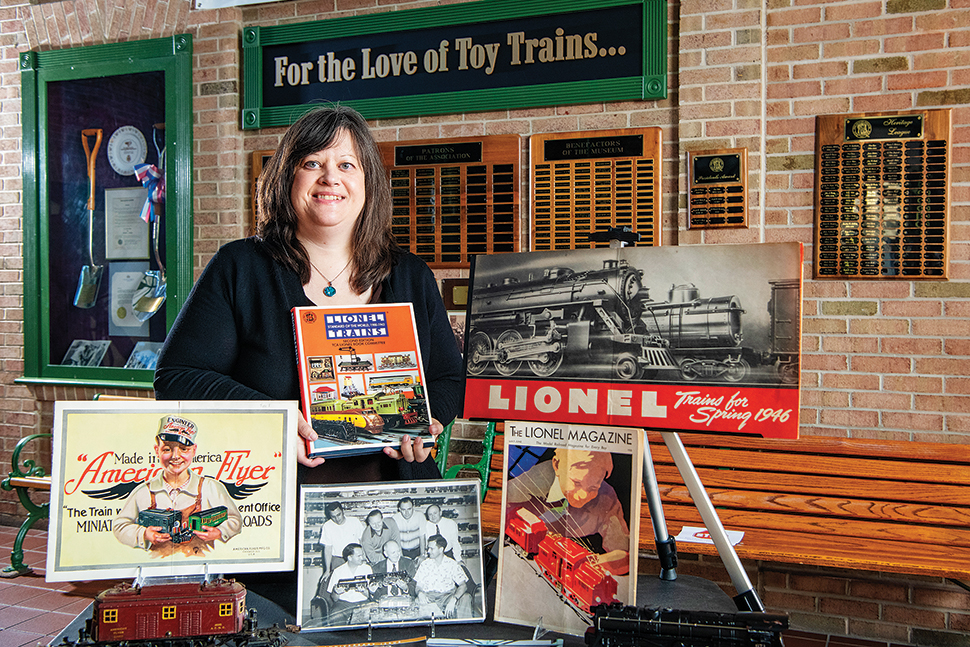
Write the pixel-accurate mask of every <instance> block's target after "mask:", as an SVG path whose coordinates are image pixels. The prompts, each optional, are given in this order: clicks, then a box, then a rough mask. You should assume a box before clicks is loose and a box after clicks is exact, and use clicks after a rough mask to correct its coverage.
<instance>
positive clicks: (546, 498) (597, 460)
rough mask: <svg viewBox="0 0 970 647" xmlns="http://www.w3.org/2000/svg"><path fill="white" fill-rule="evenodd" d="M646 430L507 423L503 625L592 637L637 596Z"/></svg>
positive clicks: (499, 602) (499, 611)
mask: <svg viewBox="0 0 970 647" xmlns="http://www.w3.org/2000/svg"><path fill="white" fill-rule="evenodd" d="M642 437H643V432H642V431H641V430H639V429H629V428H623V427H591V426H585V425H563V424H554V423H531V422H506V423H505V447H506V451H505V467H504V470H503V473H502V504H503V505H502V532H501V534H500V539H501V545H502V546H501V551H500V553H499V567H498V586H497V588H496V594H495V601H496V607H495V619H496V620H500V621H502V622H512V623H515V624H522V625H528V626H536V625H537V624H538V623H539V619H540V618H541V619H542V625H543V626H544V627H546V628H548V629H553V630H555V631H561V632H564V633H569V634H576V635H582V633H583V632H584V631H585V630H586V627H588V626H589V625H590V624H591V618H592V612H591V609H592V608H593V607H595V606H597V605H600V604H610V603H611V602H620V603H623V604H627V605H629V604H633V603H634V601H635V600H636V581H637V555H638V553H637V532H638V530H639V519H640V484H641V474H642V465H643V454H642V451H643V450H642V447H641V445H642V442H641V439H642Z"/></svg>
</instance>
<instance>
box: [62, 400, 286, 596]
mask: <svg viewBox="0 0 970 647" xmlns="http://www.w3.org/2000/svg"><path fill="white" fill-rule="evenodd" d="M298 416H300V412H299V410H298V409H297V405H296V402H255V401H254V402H246V403H241V402H189V401H181V402H180V401H172V402H155V401H107V402H106V401H99V402H57V403H55V405H54V439H53V469H52V474H51V506H50V513H51V514H50V530H49V533H48V544H47V580H48V581H52V582H65V581H76V580H81V579H85V578H88V579H110V578H117V577H135V576H145V577H149V576H171V575H190V574H202V573H206V572H208V573H213V572H216V573H239V572H257V571H280V570H286V569H291V568H293V564H294V561H295V559H294V554H295V547H296V538H295V537H294V532H295V528H296V514H295V512H296V508H295V504H296V453H295V447H296V443H295V439H294V437H295V436H296V425H297V418H298ZM166 486H168V488H169V489H166ZM172 487H176V488H178V490H176V491H175V493H174V494H170V493H169V492H170V491H171V490H170V488H172Z"/></svg>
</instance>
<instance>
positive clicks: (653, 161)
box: [529, 127, 663, 251]
mask: <svg viewBox="0 0 970 647" xmlns="http://www.w3.org/2000/svg"><path fill="white" fill-rule="evenodd" d="M529 142H530V144H529V145H530V149H531V159H532V169H531V174H532V178H531V179H532V196H533V197H532V240H531V249H532V250H533V251H549V250H556V249H585V248H590V247H608V246H609V243H608V242H602V243H591V242H589V235H590V234H591V233H593V232H597V231H605V230H607V229H609V228H610V227H629V228H630V230H631V231H633V232H636V233H638V234H640V240H639V242H638V243H637V245H639V246H654V245H659V244H660V219H661V204H660V179H661V166H662V164H661V163H662V160H663V158H662V157H661V154H662V153H661V143H662V133H661V130H660V128H656V127H652V128H625V129H622V130H594V131H586V132H572V133H554V134H547V135H533V136H532V137H531V138H530V139H529Z"/></svg>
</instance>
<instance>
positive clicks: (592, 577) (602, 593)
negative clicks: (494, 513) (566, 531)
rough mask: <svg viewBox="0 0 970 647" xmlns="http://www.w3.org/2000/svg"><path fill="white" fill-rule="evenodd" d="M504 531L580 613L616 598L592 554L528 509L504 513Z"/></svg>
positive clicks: (614, 586)
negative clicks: (558, 532) (548, 527)
mask: <svg viewBox="0 0 970 647" xmlns="http://www.w3.org/2000/svg"><path fill="white" fill-rule="evenodd" d="M505 534H506V536H507V537H508V538H509V539H510V540H511V541H512V542H514V543H515V544H516V545H518V546H519V547H520V548H521V549H522V551H524V552H525V553H526V556H527V557H528V558H532V559H534V560H535V563H536V566H538V567H539V572H540V573H541V574H542V576H543V577H544V578H545V579H546V581H547V582H549V584H550V585H551V586H552V588H553V589H555V590H556V592H557V593H559V595H560V596H562V597H563V599H565V600H566V601H567V602H568V603H569V604H571V605H573V606H574V607H576V608H578V609H580V610H581V611H583V612H584V613H590V612H591V611H590V609H591V608H592V607H595V606H596V605H599V604H609V603H611V602H613V601H615V600H616V590H617V583H616V580H615V579H614V578H613V576H612V575H611V574H610V573H609V571H607V570H606V569H605V568H603V567H602V566H600V565H599V564H598V563H597V562H596V555H595V554H593V553H592V552H590V551H589V550H588V549H586V548H585V547H584V546H581V545H580V544H579V543H577V542H575V541H573V540H572V539H569V538H568V537H563V536H562V535H558V534H556V533H552V532H549V531H548V529H547V528H546V524H545V522H543V521H542V519H540V518H539V517H537V516H536V515H534V514H533V513H531V512H529V511H528V510H524V509H519V510H516V511H515V512H513V513H511V514H509V515H508V521H507V522H506V524H505Z"/></svg>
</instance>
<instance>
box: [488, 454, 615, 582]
mask: <svg viewBox="0 0 970 647" xmlns="http://www.w3.org/2000/svg"><path fill="white" fill-rule="evenodd" d="M612 471H613V458H612V456H611V454H610V453H609V452H598V451H596V452H594V451H585V450H579V449H568V448H564V447H560V448H558V449H556V450H555V454H554V455H553V458H552V460H546V461H542V462H539V463H536V464H535V465H533V466H532V467H531V468H529V470H528V471H526V472H524V473H522V474H520V475H519V476H517V477H515V478H514V479H511V480H510V481H509V482H508V485H509V492H508V500H507V509H506V515H507V516H509V517H510V516H511V515H512V514H514V513H515V512H516V511H517V510H519V509H521V508H525V509H526V510H528V511H529V512H532V513H533V514H534V515H536V516H537V517H539V518H540V519H542V521H544V522H545V524H546V527H547V528H548V529H549V530H550V531H552V532H556V533H559V534H561V535H563V536H564V537H569V538H571V539H577V540H582V541H581V543H583V544H584V545H588V546H590V547H591V548H592V549H593V552H595V553H597V554H598V559H599V563H600V564H602V565H603V566H604V567H605V568H607V569H608V570H610V571H611V572H613V573H615V574H617V575H623V574H625V573H626V572H628V570H629V546H630V528H629V526H628V525H627V521H626V519H625V517H624V514H623V507H622V506H621V505H620V501H619V499H618V498H617V495H616V491H615V490H614V489H613V487H612V486H611V485H610V484H609V483H607V482H606V480H605V479H606V478H607V477H608V476H609V475H610V474H611V473H612ZM597 539H598V540H599V541H596V540H597ZM597 544H599V545H597Z"/></svg>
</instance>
